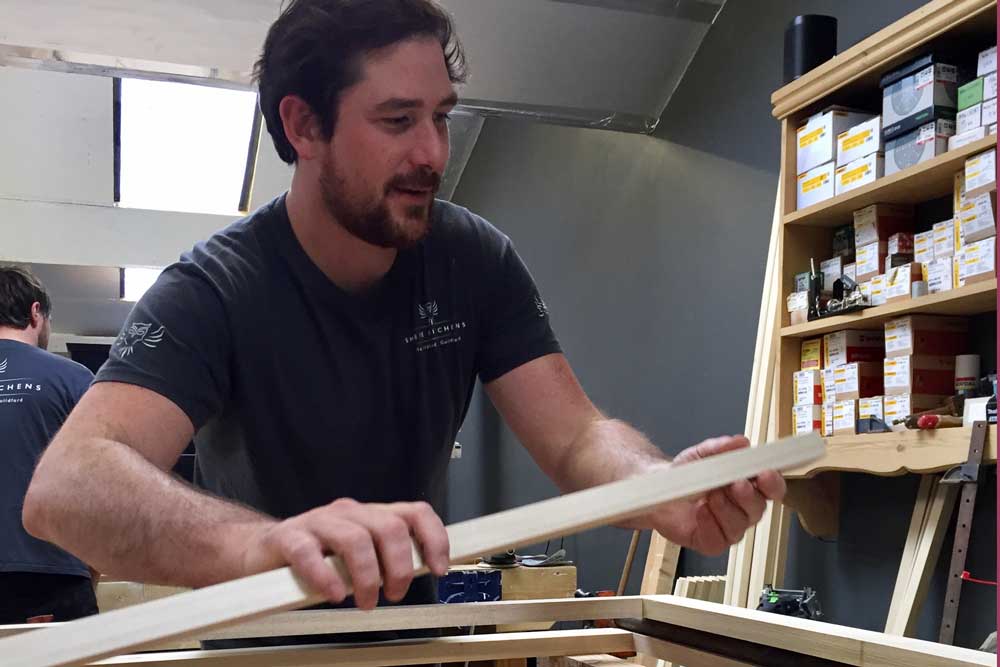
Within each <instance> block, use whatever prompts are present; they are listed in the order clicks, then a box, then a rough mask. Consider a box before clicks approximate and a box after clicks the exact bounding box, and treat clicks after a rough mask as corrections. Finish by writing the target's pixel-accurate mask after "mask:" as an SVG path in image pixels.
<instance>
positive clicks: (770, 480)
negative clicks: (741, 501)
mask: <svg viewBox="0 0 1000 667" xmlns="http://www.w3.org/2000/svg"><path fill="white" fill-rule="evenodd" d="M755 482H756V484H757V489H758V490H759V491H760V493H761V495H763V496H764V497H765V498H767V499H768V500H775V501H778V502H780V501H781V499H782V498H784V497H785V491H786V490H787V486H786V484H785V478H784V477H782V476H781V473H779V472H776V471H774V470H768V471H765V472H762V473H761V474H759V475H757V478H756V480H755Z"/></svg>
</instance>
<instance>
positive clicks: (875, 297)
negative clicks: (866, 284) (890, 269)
mask: <svg viewBox="0 0 1000 667" xmlns="http://www.w3.org/2000/svg"><path fill="white" fill-rule="evenodd" d="M871 282H872V300H871V303H872V305H873V306H881V305H882V304H884V303H885V301H886V299H887V298H888V295H887V294H886V284H885V274H884V273H880V274H879V275H877V276H875V277H874V278H872V281H871Z"/></svg>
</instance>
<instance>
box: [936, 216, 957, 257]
mask: <svg viewBox="0 0 1000 667" xmlns="http://www.w3.org/2000/svg"><path fill="white" fill-rule="evenodd" d="M955 227H957V225H956V224H955V219H954V218H949V219H948V220H942V221H941V222H939V223H937V224H935V225H934V227H933V230H934V257H935V258H938V257H951V256H952V255H954V254H955Z"/></svg>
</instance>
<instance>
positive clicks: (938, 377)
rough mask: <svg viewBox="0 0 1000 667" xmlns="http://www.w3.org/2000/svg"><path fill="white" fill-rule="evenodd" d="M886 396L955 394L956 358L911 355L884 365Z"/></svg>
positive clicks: (892, 358) (893, 358) (892, 359)
mask: <svg viewBox="0 0 1000 667" xmlns="http://www.w3.org/2000/svg"><path fill="white" fill-rule="evenodd" d="M884 372H885V395H886V396H898V395H900V394H935V395H942V396H948V395H951V394H954V393H955V357H953V356H952V357H936V356H929V355H926V356H921V355H908V356H905V357H890V358H888V359H886V360H885V363H884Z"/></svg>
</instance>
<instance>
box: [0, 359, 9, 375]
mask: <svg viewBox="0 0 1000 667" xmlns="http://www.w3.org/2000/svg"><path fill="white" fill-rule="evenodd" d="M6 372H7V360H6V359H4V360H3V361H0V373H6Z"/></svg>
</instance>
